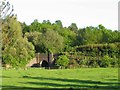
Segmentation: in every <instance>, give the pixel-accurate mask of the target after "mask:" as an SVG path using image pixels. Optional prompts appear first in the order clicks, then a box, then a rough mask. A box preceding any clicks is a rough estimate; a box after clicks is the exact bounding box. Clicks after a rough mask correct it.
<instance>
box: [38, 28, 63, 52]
mask: <svg viewBox="0 0 120 90" xmlns="http://www.w3.org/2000/svg"><path fill="white" fill-rule="evenodd" d="M38 43H39V46H40V48H41V51H42V52H53V53H57V52H61V51H62V49H63V46H64V43H63V38H62V36H60V35H59V34H58V33H57V32H56V31H53V30H48V31H46V32H45V33H43V34H42V35H41V36H40V37H39V42H38Z"/></svg>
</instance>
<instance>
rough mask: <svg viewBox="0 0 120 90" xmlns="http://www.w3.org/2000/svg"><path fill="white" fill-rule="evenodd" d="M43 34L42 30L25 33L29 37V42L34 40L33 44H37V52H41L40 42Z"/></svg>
mask: <svg viewBox="0 0 120 90" xmlns="http://www.w3.org/2000/svg"><path fill="white" fill-rule="evenodd" d="M41 35H42V33H40V32H36V31H34V32H26V33H25V35H24V36H25V37H26V38H27V39H28V41H29V42H32V44H33V45H34V46H35V50H36V52H40V48H41V47H40V45H39V42H40V39H39V38H40V36H41Z"/></svg>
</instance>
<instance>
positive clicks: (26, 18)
mask: <svg viewBox="0 0 120 90" xmlns="http://www.w3.org/2000/svg"><path fill="white" fill-rule="evenodd" d="M118 1H119V0H9V2H10V3H11V4H12V5H13V6H14V13H15V14H17V18H18V20H19V21H21V22H25V23H26V24H28V25H29V24H30V23H32V22H33V21H34V20H35V19H38V21H39V22H42V21H43V20H50V21H51V22H52V23H54V22H55V21H56V20H61V21H62V23H63V26H66V27H67V26H69V25H70V24H71V23H76V24H77V26H78V27H79V28H84V27H86V26H95V27H96V26H98V25H99V24H102V25H104V26H105V27H106V28H108V29H112V30H118Z"/></svg>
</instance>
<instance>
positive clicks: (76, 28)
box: [68, 23, 78, 33]
mask: <svg viewBox="0 0 120 90" xmlns="http://www.w3.org/2000/svg"><path fill="white" fill-rule="evenodd" d="M68 28H69V29H70V30H72V31H74V32H76V33H77V31H78V27H77V25H76V23H72V24H71V25H70V26H69V27H68Z"/></svg>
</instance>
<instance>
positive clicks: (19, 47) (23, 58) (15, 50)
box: [2, 17, 34, 67]
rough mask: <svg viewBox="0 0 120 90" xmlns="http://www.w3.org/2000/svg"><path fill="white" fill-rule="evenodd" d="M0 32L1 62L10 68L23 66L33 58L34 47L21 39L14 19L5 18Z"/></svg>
mask: <svg viewBox="0 0 120 90" xmlns="http://www.w3.org/2000/svg"><path fill="white" fill-rule="evenodd" d="M2 30H3V32H2V35H3V38H2V42H3V47H2V53H3V62H4V63H5V64H10V65H11V66H12V67H22V66H25V65H26V64H27V63H28V62H29V60H31V59H32V58H33V57H34V46H33V45H32V43H30V42H28V40H27V38H23V37H22V28H21V25H20V23H19V22H18V21H17V19H16V17H12V18H11V17H7V18H6V19H5V20H4V23H3V24H2Z"/></svg>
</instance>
